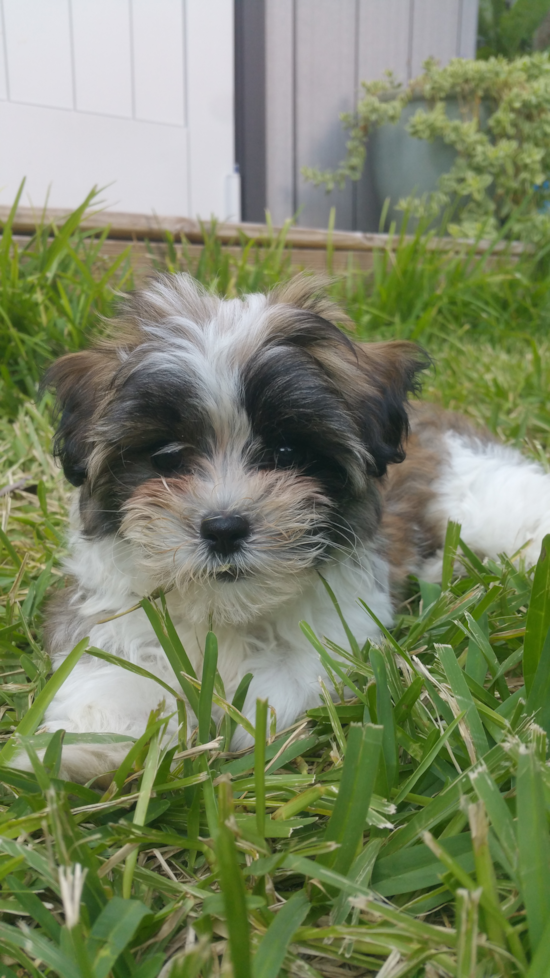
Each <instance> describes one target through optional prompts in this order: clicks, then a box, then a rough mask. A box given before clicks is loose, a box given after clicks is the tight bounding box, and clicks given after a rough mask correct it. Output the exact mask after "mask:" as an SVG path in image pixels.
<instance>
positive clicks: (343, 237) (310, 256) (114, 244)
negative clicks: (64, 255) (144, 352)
mask: <svg viewBox="0 0 550 978" xmlns="http://www.w3.org/2000/svg"><path fill="white" fill-rule="evenodd" d="M70 213H71V212H70V211H67V210H60V209H55V208H50V209H49V210H46V211H44V212H43V213H40V212H36V211H33V210H32V209H31V208H25V207H21V208H20V209H19V210H18V211H17V214H16V215H15V218H14V221H13V232H14V236H15V239H16V240H17V241H18V242H19V243H20V244H21V245H23V246H24V245H25V244H26V243H28V241H29V239H30V236H31V235H32V234H33V233H34V231H35V230H36V227H37V225H40V226H48V225H52V224H55V225H57V226H58V227H59V226H61V225H62V224H63V221H64V220H66V218H67V217H68V215H69V214H70ZM8 216H9V208H7V207H0V228H1V225H2V224H3V223H4V222H5V221H6V220H7V218H8ZM105 227H108V228H109V234H108V237H107V238H106V240H105V242H104V244H103V248H102V253H103V255H105V256H115V255H118V254H120V253H121V252H122V251H124V249H125V248H127V247H128V246H130V247H131V260H132V265H133V267H134V270H135V272H136V275H137V278H138V280H139V279H141V278H143V277H144V276H146V275H148V274H150V273H151V272H153V271H154V270H155V261H157V262H158V263H159V264H160V266H162V265H163V264H164V261H165V258H166V255H167V248H166V244H165V243H163V242H165V240H166V232H169V233H170V235H171V236H172V238H173V239H174V241H175V247H176V252H177V255H178V260H179V261H181V267H182V268H185V267H187V263H186V255H187V256H188V257H189V259H190V260H191V263H193V262H194V261H196V260H197V259H198V258H199V256H200V253H201V251H202V248H203V246H204V235H205V232H206V233H208V234H211V233H212V232H213V228H212V227H211V226H210V225H209V224H201V223H199V222H198V221H193V220H191V219H190V218H185V217H181V218H176V217H165V218H161V217H152V216H148V215H146V214H123V213H115V212H111V213H109V212H107V211H103V212H101V213H95V214H94V213H92V214H90V215H88V216H87V217H85V219H84V220H83V221H82V223H81V228H82V229H83V230H98V231H99V230H102V229H104V228H105ZM280 233H281V228H280V227H268V226H267V225H266V224H220V225H217V226H216V234H217V237H218V239H219V240H220V241H221V243H222V245H223V246H224V248H226V249H227V251H228V252H229V253H230V254H232V255H234V256H235V257H238V256H240V254H241V248H240V247H239V242H240V241H241V239H243V237H244V239H245V240H246V239H250V238H252V239H253V240H254V241H255V242H256V243H257V244H258V246H259V247H261V246H262V245H267V244H269V243H270V242H272V241H273V237H274V235H278V234H280ZM182 237H183V238H185V247H182V245H181V243H180V242H181V239H182ZM397 240H398V239H396V238H395V237H391V236H390V235H388V234H366V233H363V232H360V231H355V232H353V231H335V232H333V233H332V234H329V233H328V232H327V231H321V230H318V229H317V228H299V227H292V228H289V229H287V230H286V246H287V247H288V248H289V249H291V267H292V268H293V269H294V270H296V271H297V270H299V269H309V270H313V271H317V272H329V273H332V272H334V273H336V274H338V273H341V272H345V271H346V270H347V269H348V268H350V267H353V268H355V269H357V270H360V271H368V270H369V269H370V268H372V265H373V261H374V255H375V253H376V252H377V251H381V250H384V249H386V250H387V249H389V250H393V249H394V248H395V245H396V243H397ZM471 246H472V242H467V241H466V242H460V241H456V240H455V239H454V238H432V239H431V240H430V242H429V247H430V249H433V250H436V251H456V252H457V253H459V252H460V250H463V249H465V248H467V249H468V251H469V250H470V249H471ZM489 249H491V250H492V251H493V254H494V256H495V257H494V258H492V257H491V261H494V260H498V256H499V255H502V254H503V253H506V254H507V255H511V256H512V257H517V256H519V255H520V254H521V253H522V251H523V250H524V246H523V245H521V244H520V243H518V242H513V243H511V244H510V243H502V242H501V243H499V244H497V245H496V246H495V247H492V246H491V244H490V243H489V242H487V241H479V242H478V243H477V244H476V245H475V249H474V251H475V254H477V255H479V256H480V257H481V256H483V255H485V254H486V252H487V251H488V250H489ZM327 254H328V256H329V257H328V259H327ZM252 257H253V253H252V256H251V260H252Z"/></svg>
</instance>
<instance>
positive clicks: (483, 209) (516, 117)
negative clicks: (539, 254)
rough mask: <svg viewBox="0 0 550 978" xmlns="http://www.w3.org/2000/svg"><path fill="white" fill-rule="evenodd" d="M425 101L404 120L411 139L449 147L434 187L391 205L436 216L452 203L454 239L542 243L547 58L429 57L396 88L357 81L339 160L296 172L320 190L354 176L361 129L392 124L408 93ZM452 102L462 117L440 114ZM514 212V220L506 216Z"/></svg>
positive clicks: (547, 218)
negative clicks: (358, 93)
mask: <svg viewBox="0 0 550 978" xmlns="http://www.w3.org/2000/svg"><path fill="white" fill-rule="evenodd" d="M419 96H420V97H423V98H424V99H425V100H426V102H425V105H423V106H422V107H421V108H419V109H418V111H417V112H416V113H415V114H414V115H413V116H412V118H411V119H410V120H409V122H408V124H407V129H408V131H409V133H410V134H411V136H414V137H415V138H416V139H424V140H427V141H429V142H434V141H435V140H442V141H443V142H444V143H445V144H447V145H448V146H451V147H453V148H454V149H455V151H456V158H455V162H454V164H453V166H452V167H451V169H450V170H449V172H447V173H445V174H444V175H443V176H442V177H441V178H440V181H439V187H438V189H437V190H435V191H434V192H432V193H431V194H428V195H427V196H425V197H423V198H421V199H418V198H417V199H414V198H408V199H405V200H401V201H400V202H399V205H398V206H399V207H400V208H401V209H408V210H409V211H410V212H411V213H412V214H414V215H415V216H424V217H428V216H429V217H432V218H435V217H437V216H440V217H442V216H443V215H444V214H445V211H446V210H447V209H448V208H453V207H455V208H456V205H457V203H459V202H460V208H459V211H458V218H457V220H456V221H455V223H454V224H451V223H449V226H448V227H449V230H450V231H451V233H453V234H456V235H459V236H467V237H472V236H473V237H476V236H480V235H483V236H486V237H492V236H494V235H495V234H497V233H499V232H501V230H502V228H503V227H505V226H506V223H507V222H508V227H507V229H506V234H507V236H509V237H512V236H513V237H516V238H519V239H521V240H524V241H530V242H535V243H540V242H542V241H545V240H547V239H548V237H549V236H550V185H549V181H548V178H549V176H550V55H549V54H546V53H544V54H534V55H531V56H528V57H523V58H518V59H517V60H515V61H506V60H505V59H504V58H503V57H498V58H490V59H489V60H488V61H467V60H464V59H460V58H455V59H453V60H452V61H451V62H450V63H449V64H448V65H447V66H446V67H445V68H440V67H439V66H438V65H437V63H436V62H435V61H434V60H433V59H430V60H428V61H426V63H425V64H424V73H423V74H422V75H420V76H419V77H418V78H416V79H414V80H413V81H412V82H411V83H410V84H409V85H407V86H406V87H403V86H401V85H399V84H398V83H397V81H396V79H395V78H394V76H393V75H392V74H391V73H388V74H387V75H386V77H385V78H384V79H382V80H378V81H375V82H363V96H362V98H361V99H360V101H359V103H358V106H357V110H356V112H355V114H349V113H348V114H344V115H343V116H342V119H343V123H344V126H345V128H346V129H348V130H349V132H350V139H349V141H348V143H347V156H346V158H345V160H343V161H342V163H341V164H340V165H339V166H338V167H337V168H336V169H335V170H333V171H330V170H326V171H320V170H317V169H313V168H305V169H304V171H303V172H304V175H305V176H306V178H307V179H309V180H312V181H313V182H314V183H316V184H324V185H325V186H326V188H327V191H329V190H332V189H333V187H334V186H338V187H343V186H344V184H345V182H346V179H348V178H350V179H352V180H358V179H359V177H360V176H361V173H362V170H363V166H364V162H365V155H366V144H367V138H368V135H369V133H370V132H371V131H372V130H373V128H374V127H376V126H380V125H383V124H386V123H389V124H397V123H398V122H399V120H400V118H401V113H402V111H403V109H404V107H405V106H406V105H407V104H408V103H409V102H410V101H411V99H412V98H413V97H419ZM449 99H452V100H456V101H458V105H459V109H460V118H459V119H453V118H450V116H449V115H448V114H447V111H446V102H447V100H449ZM512 218H513V219H512Z"/></svg>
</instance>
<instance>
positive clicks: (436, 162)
mask: <svg viewBox="0 0 550 978" xmlns="http://www.w3.org/2000/svg"><path fill="white" fill-rule="evenodd" d="M422 108H425V109H426V111H428V110H429V108H430V104H429V103H428V102H427V101H426V99H424V98H420V97H419V98H414V99H412V101H411V102H409V104H408V105H406V106H405V108H404V109H403V112H402V113H401V118H400V120H399V122H397V123H393V124H392V123H387V124H385V125H383V126H379V127H378V128H377V129H375V130H374V131H373V132H372V133H371V135H370V136H369V141H368V148H367V152H368V153H369V154H370V165H371V173H372V176H373V184H374V192H375V197H376V204H377V207H378V208H379V210H380V211H381V210H382V207H383V206H384V202H385V201H386V200H387V199H388V198H389V199H390V201H391V204H390V207H389V210H388V222H389V221H393V220H395V221H396V223H397V227H398V228H399V227H400V226H401V223H402V220H403V212H402V211H398V210H395V205H396V204H397V203H398V201H399V200H400V198H401V197H408V196H410V195H411V194H413V193H414V194H415V195H416V196H422V194H425V193H430V192H431V191H434V190H437V188H438V183H439V178H440V176H442V174H443V173H448V171H449V170H450V169H451V167H452V166H453V163H454V162H455V160H456V155H457V153H456V150H455V149H454V148H453V147H452V146H448V145H447V144H446V143H444V142H443V140H442V139H441V138H438V139H435V140H434V141H433V142H428V141H427V140H425V139H416V138H415V137H414V136H411V135H410V134H409V133H408V132H407V129H406V128H405V127H406V125H407V123H408V121H409V119H410V118H411V117H412V116H413V115H415V113H416V112H417V111H418V109H422ZM446 111H447V115H448V117H449V118H450V119H461V118H463V117H464V116H463V114H462V113H461V110H460V107H459V104H458V100H457V99H456V98H453V99H448V100H447V103H446ZM480 116H481V122H482V127H483V126H484V125H485V124H486V121H487V119H488V117H489V107H488V105H484V104H482V106H481V110H480ZM416 223H417V222H416V221H413V220H412V219H409V222H408V227H410V228H411V229H412V228H413V227H414V225H415V224H416ZM436 223H437V222H436Z"/></svg>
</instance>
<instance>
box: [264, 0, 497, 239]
mask: <svg viewBox="0 0 550 978" xmlns="http://www.w3.org/2000/svg"><path fill="white" fill-rule="evenodd" d="M265 4H266V35H265V36H266V67H265V71H266V159H267V169H266V185H267V191H266V198H267V207H268V208H269V210H270V212H271V215H272V219H273V221H274V222H275V223H277V224H278V223H281V222H282V221H283V220H285V219H286V218H287V217H289V216H291V215H292V214H298V218H297V220H298V224H300V225H302V226H305V227H327V225H328V221H329V214H330V209H331V207H332V206H335V208H336V227H337V228H340V229H342V230H354V229H356V230H375V229H376V221H377V214H376V207H375V204H374V201H373V198H372V192H371V189H370V188H371V181H370V175H369V172H368V165H367V169H366V172H365V174H364V177H363V179H362V180H361V181H360V182H359V183H355V184H352V185H349V184H348V186H347V187H346V188H345V190H343V191H338V190H335V191H333V192H332V193H331V194H326V193H325V191H324V190H323V189H322V188H315V187H313V186H312V185H311V184H308V183H306V182H305V181H304V179H303V178H302V176H301V174H300V170H301V167H302V166H306V165H307V166H320V167H321V168H323V169H324V168H327V167H334V166H336V165H337V163H338V162H339V161H340V160H341V159H342V158H343V157H344V155H345V151H346V147H345V144H346V134H345V133H344V132H343V130H342V126H341V122H340V118H339V115H340V113H341V112H346V111H350V110H352V109H353V108H354V106H355V104H356V100H357V95H358V93H359V92H360V83H361V81H362V80H367V81H370V80H373V79H375V78H380V77H381V76H382V75H383V73H384V71H386V70H387V69H391V70H392V71H394V72H395V74H396V75H397V77H398V78H399V79H401V80H402V81H408V80H409V79H410V78H412V77H414V76H415V75H417V74H418V73H419V72H420V71H421V68H422V63H423V61H425V59H426V58H427V57H429V56H430V55H433V56H434V57H436V58H438V59H439V61H440V62H441V63H442V64H445V63H446V62H448V61H449V60H450V59H451V58H453V57H464V58H472V57H474V56H475V49H476V33H477V16H478V0H265Z"/></svg>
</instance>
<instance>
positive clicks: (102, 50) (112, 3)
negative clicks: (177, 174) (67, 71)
mask: <svg viewBox="0 0 550 978" xmlns="http://www.w3.org/2000/svg"><path fill="white" fill-rule="evenodd" d="M16 2H20V0H16ZM56 2H57V0H56ZM42 3H43V5H45V4H44V0H42ZM71 10H72V24H73V39H74V71H75V88H76V108H77V109H78V110H79V111H80V112H99V113H101V114H102V115H115V116H122V117H125V118H132V115H133V105H132V56H131V30H130V0H71Z"/></svg>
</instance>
